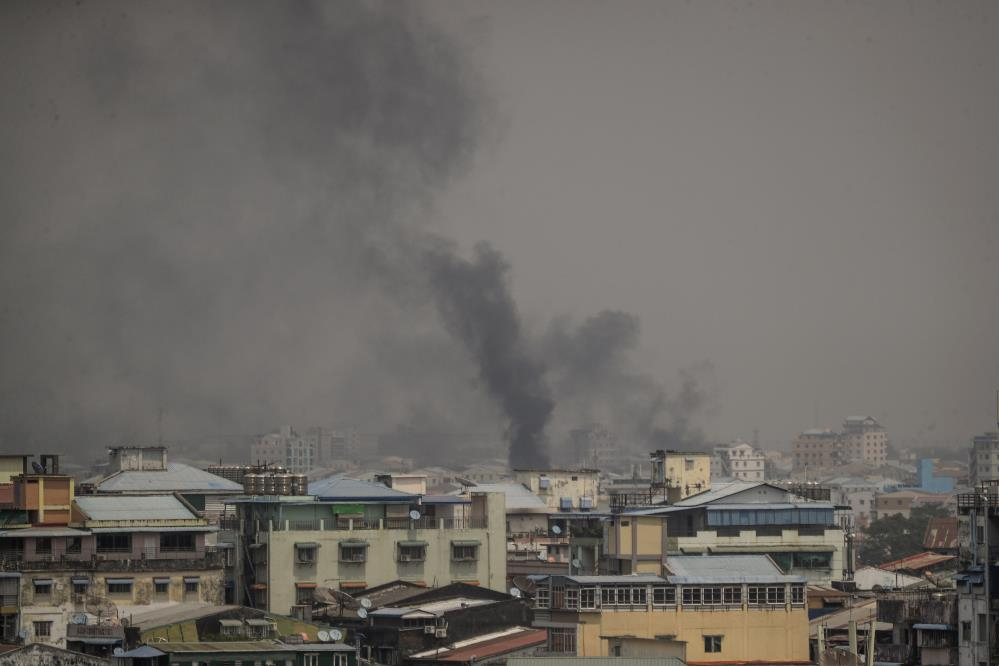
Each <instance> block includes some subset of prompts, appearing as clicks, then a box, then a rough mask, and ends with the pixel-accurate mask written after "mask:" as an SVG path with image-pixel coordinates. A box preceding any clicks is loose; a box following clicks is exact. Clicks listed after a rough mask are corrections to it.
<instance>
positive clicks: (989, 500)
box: [957, 492, 999, 510]
mask: <svg viewBox="0 0 999 666" xmlns="http://www.w3.org/2000/svg"><path fill="white" fill-rule="evenodd" d="M986 507H988V508H990V509H999V495H997V494H995V493H994V492H990V493H989V494H988V495H982V494H981V493H959V494H958V496H957V508H958V510H960V509H964V510H971V509H984V508H986Z"/></svg>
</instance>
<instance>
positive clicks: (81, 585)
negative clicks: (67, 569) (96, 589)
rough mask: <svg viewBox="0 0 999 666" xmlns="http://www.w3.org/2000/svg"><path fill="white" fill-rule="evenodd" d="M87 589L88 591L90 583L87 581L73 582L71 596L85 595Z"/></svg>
mask: <svg viewBox="0 0 999 666" xmlns="http://www.w3.org/2000/svg"><path fill="white" fill-rule="evenodd" d="M89 589H90V582H89V581H83V580H74V581H73V594H75V595H84V594H86V593H87V590H89Z"/></svg>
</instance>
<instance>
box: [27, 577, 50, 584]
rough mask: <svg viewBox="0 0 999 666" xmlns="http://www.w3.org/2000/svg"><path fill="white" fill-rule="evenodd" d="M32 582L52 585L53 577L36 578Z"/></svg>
mask: <svg viewBox="0 0 999 666" xmlns="http://www.w3.org/2000/svg"><path fill="white" fill-rule="evenodd" d="M32 582H33V583H34V584H35V585H51V584H52V579H51V578H34V579H32Z"/></svg>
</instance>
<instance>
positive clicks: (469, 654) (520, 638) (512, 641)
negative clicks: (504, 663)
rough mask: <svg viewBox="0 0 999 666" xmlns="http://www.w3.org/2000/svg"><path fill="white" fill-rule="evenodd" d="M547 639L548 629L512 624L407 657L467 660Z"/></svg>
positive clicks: (521, 647)
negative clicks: (503, 628)
mask: <svg viewBox="0 0 999 666" xmlns="http://www.w3.org/2000/svg"><path fill="white" fill-rule="evenodd" d="M547 640H548V632H547V631H545V630H544V629H530V628H527V627H514V628H512V629H506V630H504V631H498V632H494V633H490V634H484V635H481V636H475V637H473V638H468V639H465V640H463V641H458V642H456V643H454V644H452V645H451V646H449V647H444V648H437V649H433V650H426V651H425V652H419V653H417V654H412V655H410V656H409V657H408V659H417V660H419V659H426V660H428V661H447V662H458V663H466V662H470V661H472V660H475V661H478V660H482V659H489V658H492V657H498V656H500V655H504V654H507V653H508V652H515V651H519V650H524V649H527V648H530V647H532V646H535V645H542V644H543V643H545V642H546V641H547Z"/></svg>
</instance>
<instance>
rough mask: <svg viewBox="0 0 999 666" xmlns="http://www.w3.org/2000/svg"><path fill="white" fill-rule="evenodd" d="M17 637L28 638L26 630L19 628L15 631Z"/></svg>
mask: <svg viewBox="0 0 999 666" xmlns="http://www.w3.org/2000/svg"><path fill="white" fill-rule="evenodd" d="M17 637H18V638H20V639H21V640H22V641H26V640H28V630H27V629H21V631H19V632H17Z"/></svg>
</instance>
